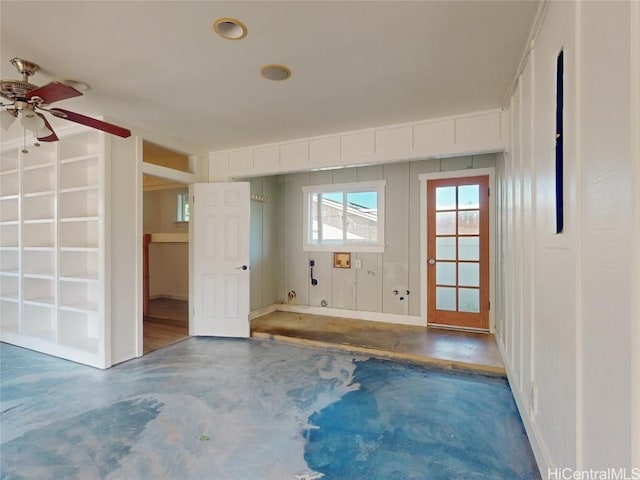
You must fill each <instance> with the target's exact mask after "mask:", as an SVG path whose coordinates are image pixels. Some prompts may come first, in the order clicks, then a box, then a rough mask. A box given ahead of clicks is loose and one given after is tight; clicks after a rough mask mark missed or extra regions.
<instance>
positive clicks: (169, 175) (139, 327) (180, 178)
mask: <svg viewBox="0 0 640 480" xmlns="http://www.w3.org/2000/svg"><path fill="white" fill-rule="evenodd" d="M144 140H145V139H144V138H143V137H139V138H138V145H137V164H138V192H137V195H136V197H137V198H136V216H137V222H136V223H137V225H136V227H137V228H136V245H137V248H136V252H138V253H137V255H136V260H135V261H136V271H137V272H138V273H137V275H136V276H137V278H136V352H135V356H136V357H142V356H143V355H144V346H143V343H144V334H143V325H144V314H143V312H142V280H143V279H142V275H143V272H142V237H143V221H144V217H143V213H144V212H143V194H144V190H143V188H144V187H143V177H144V174H148V175H153V176H155V177H161V178H165V179H167V180H174V181H176V182H179V183H183V184H185V187H189V185H191V184H192V183H195V182H196V181H197V178H198V176H197V174H195V173H191V172H183V171H181V170H175V169H173V168H167V167H163V166H160V165H155V164H153V163H146V162H145V161H144V159H143V152H142V149H143V141H144ZM149 141H151V140H149ZM153 143H157V142H155V141H154V142H153ZM157 144H158V145H161V146H163V147H164V148H166V149H167V150H173V151H176V152H180V150H177V149H175V148H171V147H166V146H164V145H162V144H161V143H157ZM181 153H182V152H181ZM183 154H184V155H187V156H188V157H189V168H190V169H191V171H192V172H193V171H195V168H196V156H195V155H192V154H188V153H183ZM189 231H191V225H189ZM190 256H191V245H189V258H190ZM189 280H191V279H189ZM191 302H192V299H191V285H189V306H191ZM191 316H192V310H191V308H189V325H191V322H192V320H191Z"/></svg>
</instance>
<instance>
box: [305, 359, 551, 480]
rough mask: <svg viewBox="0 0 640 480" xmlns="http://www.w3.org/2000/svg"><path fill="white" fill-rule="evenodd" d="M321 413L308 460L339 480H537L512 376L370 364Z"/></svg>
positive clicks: (360, 368)
mask: <svg viewBox="0 0 640 480" xmlns="http://www.w3.org/2000/svg"><path fill="white" fill-rule="evenodd" d="M353 381H354V382H355V383H357V384H358V385H359V389H358V390H355V391H352V392H349V393H347V394H345V395H344V396H343V397H342V399H340V400H339V401H337V402H335V403H333V404H331V405H328V406H327V407H325V408H324V409H323V410H321V411H319V412H316V413H314V414H313V415H311V417H310V418H309V423H310V424H311V425H312V426H314V427H316V428H312V429H310V431H309V438H308V443H307V446H306V451H305V459H306V460H307V462H308V464H309V467H310V468H311V469H313V470H315V471H317V472H321V473H323V474H324V475H325V477H324V478H325V479H326V480H332V479H336V480H337V479H341V480H344V479H368V480H374V479H380V480H390V479H398V480H400V479H407V480H408V479H412V480H413V479H433V480H438V479H443V480H444V479H514V480H515V479H536V478H539V474H538V471H537V467H536V465H535V460H534V458H533V454H532V452H531V448H530V446H529V442H528V440H527V437H526V434H525V432H524V428H523V426H522V423H521V421H520V417H519V415H518V412H517V410H516V406H515V403H514V401H513V398H512V396H511V391H510V389H509V386H508V384H507V382H506V380H505V379H502V378H495V377H484V376H478V375H466V374H458V373H449V372H442V371H437V370H429V369H425V368H421V367H414V366H407V365H402V364H398V363H394V362H389V361H384V360H377V359H369V360H366V361H362V362H358V363H357V368H356V370H355V372H354V380H353Z"/></svg>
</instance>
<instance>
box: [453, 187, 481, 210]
mask: <svg viewBox="0 0 640 480" xmlns="http://www.w3.org/2000/svg"><path fill="white" fill-rule="evenodd" d="M477 208H480V185H462V186H460V187H458V209H460V210H469V209H477Z"/></svg>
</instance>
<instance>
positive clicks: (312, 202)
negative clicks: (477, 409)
mask: <svg viewBox="0 0 640 480" xmlns="http://www.w3.org/2000/svg"><path fill="white" fill-rule="evenodd" d="M318 196H319V195H318V194H317V193H312V194H311V195H310V198H309V210H310V211H309V218H310V219H311V221H310V222H309V228H310V229H311V243H318V241H319V239H320V237H319V230H318Z"/></svg>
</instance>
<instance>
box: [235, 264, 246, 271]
mask: <svg viewBox="0 0 640 480" xmlns="http://www.w3.org/2000/svg"><path fill="white" fill-rule="evenodd" d="M248 268H249V267H247V266H246V265H242V266H241V267H236V270H247V269H248Z"/></svg>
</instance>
